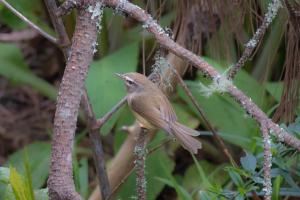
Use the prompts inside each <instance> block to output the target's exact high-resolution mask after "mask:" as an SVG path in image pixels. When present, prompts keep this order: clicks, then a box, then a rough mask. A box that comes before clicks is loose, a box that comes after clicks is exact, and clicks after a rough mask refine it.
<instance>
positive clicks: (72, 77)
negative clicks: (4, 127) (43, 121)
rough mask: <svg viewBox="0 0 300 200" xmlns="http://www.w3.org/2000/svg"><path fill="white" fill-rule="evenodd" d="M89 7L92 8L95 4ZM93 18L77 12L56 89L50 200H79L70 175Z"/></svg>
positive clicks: (93, 31)
mask: <svg viewBox="0 0 300 200" xmlns="http://www.w3.org/2000/svg"><path fill="white" fill-rule="evenodd" d="M90 6H94V7H95V6H96V1H92V2H91V3H90ZM92 15H93V13H91V12H89V11H88V10H87V9H86V8H84V7H81V8H79V9H78V15H77V20H76V22H77V24H76V27H75V32H74V36H73V43H72V46H71V53H70V57H69V59H68V62H67V66H66V69H65V72H64V76H63V79H62V82H61V84H60V88H59V93H58V99H57V106H56V112H55V118H54V135H53V139H52V151H51V166H50V174H49V180H48V187H49V196H50V199H75V200H77V199H81V197H80V195H79V194H78V193H77V192H76V191H75V186H74V181H73V176H72V174H73V171H72V146H73V141H74V134H75V129H76V122H77V116H78V109H79V105H80V100H81V95H82V92H83V88H84V80H85V78H86V75H87V72H88V66H89V65H90V63H91V61H92V59H93V48H92V47H93V45H94V44H95V42H96V38H97V33H98V30H97V21H98V18H97V17H96V18H92Z"/></svg>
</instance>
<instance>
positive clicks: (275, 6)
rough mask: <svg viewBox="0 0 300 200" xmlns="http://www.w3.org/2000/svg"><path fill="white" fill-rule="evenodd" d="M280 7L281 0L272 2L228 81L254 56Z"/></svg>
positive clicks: (230, 72)
mask: <svg viewBox="0 0 300 200" xmlns="http://www.w3.org/2000/svg"><path fill="white" fill-rule="evenodd" d="M280 5H281V2H280V0H272V2H270V3H269V6H268V11H267V13H266V14H265V17H264V19H263V22H262V24H261V26H260V27H259V28H258V29H257V30H256V32H255V34H254V36H253V37H252V38H251V40H249V42H248V43H247V44H246V49H245V50H244V52H243V55H242V57H241V58H240V59H239V61H238V62H237V63H236V64H235V65H234V66H233V67H231V68H230V69H229V71H228V74H227V77H228V79H234V77H235V75H236V74H237V73H238V71H239V70H240V69H241V68H242V67H243V66H244V65H245V63H246V61H247V60H248V59H249V58H250V56H251V55H252V54H253V52H254V49H255V48H256V46H257V45H258V44H259V42H260V40H261V39H262V37H263V36H264V34H265V32H266V31H267V29H268V27H269V25H270V24H271V23H272V21H273V19H274V18H275V17H276V15H277V12H278V10H279V8H280Z"/></svg>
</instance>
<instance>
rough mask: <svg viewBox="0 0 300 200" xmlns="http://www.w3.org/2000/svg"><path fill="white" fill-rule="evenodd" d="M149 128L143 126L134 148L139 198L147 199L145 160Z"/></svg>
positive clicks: (140, 199) (139, 199)
mask: <svg viewBox="0 0 300 200" xmlns="http://www.w3.org/2000/svg"><path fill="white" fill-rule="evenodd" d="M147 132H148V131H147V129H145V128H143V127H142V128H141V131H140V133H139V136H138V139H137V142H136V146H135V148H134V154H135V161H134V165H135V170H136V192H137V199H138V200H145V199H146V191H147V182H146V175H145V168H146V164H145V160H146V155H147V153H146V138H147Z"/></svg>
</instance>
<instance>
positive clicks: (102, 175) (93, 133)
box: [81, 92, 110, 199]
mask: <svg viewBox="0 0 300 200" xmlns="http://www.w3.org/2000/svg"><path fill="white" fill-rule="evenodd" d="M81 103H82V105H83V108H84V112H85V115H86V118H87V123H88V124H87V127H88V129H89V135H90V141H91V143H92V145H93V150H94V160H95V166H96V171H97V174H98V179H99V185H100V188H101V195H102V199H108V197H109V195H110V186H109V181H108V176H107V173H106V167H105V160H104V152H103V147H102V142H101V137H100V134H101V133H100V128H96V129H94V128H93V127H95V126H94V125H93V124H95V123H96V121H95V119H96V118H95V115H94V112H93V109H92V106H91V104H90V103H89V99H88V96H87V92H84V93H83V95H82V100H81Z"/></svg>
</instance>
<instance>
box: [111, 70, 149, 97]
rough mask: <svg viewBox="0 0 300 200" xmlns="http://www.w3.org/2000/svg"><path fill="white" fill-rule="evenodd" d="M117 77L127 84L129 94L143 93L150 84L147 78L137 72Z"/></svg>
mask: <svg viewBox="0 0 300 200" xmlns="http://www.w3.org/2000/svg"><path fill="white" fill-rule="evenodd" d="M116 75H117V76H118V77H119V78H121V79H122V80H123V81H124V82H125V85H126V89H127V92H128V93H134V92H140V91H143V89H144V88H145V87H146V86H147V84H148V82H149V80H148V79H147V77H146V76H144V75H142V74H139V73H136V72H130V73H126V74H117V73H116Z"/></svg>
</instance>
